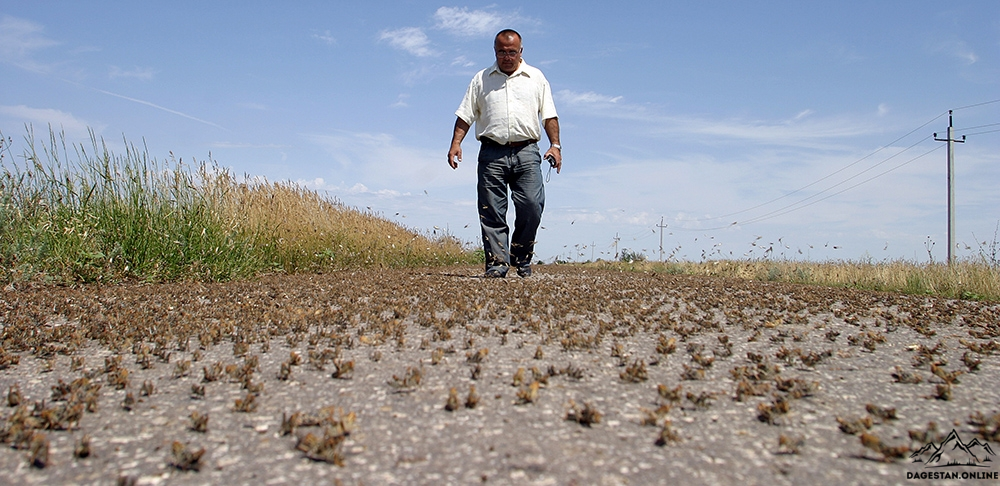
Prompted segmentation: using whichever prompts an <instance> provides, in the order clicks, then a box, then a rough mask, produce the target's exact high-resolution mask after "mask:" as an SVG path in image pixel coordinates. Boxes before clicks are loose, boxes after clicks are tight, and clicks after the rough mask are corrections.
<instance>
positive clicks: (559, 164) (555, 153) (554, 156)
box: [542, 147, 562, 174]
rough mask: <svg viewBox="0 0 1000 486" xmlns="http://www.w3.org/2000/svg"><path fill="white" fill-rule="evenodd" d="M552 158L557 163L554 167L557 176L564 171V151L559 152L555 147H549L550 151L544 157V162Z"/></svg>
mask: <svg viewBox="0 0 1000 486" xmlns="http://www.w3.org/2000/svg"><path fill="white" fill-rule="evenodd" d="M550 156H551V157H552V159H553V160H555V161H556V163H555V165H553V166H552V167H555V168H556V174H558V173H559V172H560V171H562V150H559V149H557V148H555V147H549V149H548V150H547V151H546V152H545V155H544V156H543V157H542V159H543V160H544V159H547V158H549V157H550Z"/></svg>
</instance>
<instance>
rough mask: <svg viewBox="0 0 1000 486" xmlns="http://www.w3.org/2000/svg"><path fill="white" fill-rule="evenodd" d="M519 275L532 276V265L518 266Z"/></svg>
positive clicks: (523, 276)
mask: <svg viewBox="0 0 1000 486" xmlns="http://www.w3.org/2000/svg"><path fill="white" fill-rule="evenodd" d="M517 276H518V277H521V278H528V277H530V276H531V265H525V266H523V267H517Z"/></svg>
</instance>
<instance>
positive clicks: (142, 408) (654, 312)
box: [0, 266, 1000, 485]
mask: <svg viewBox="0 0 1000 486" xmlns="http://www.w3.org/2000/svg"><path fill="white" fill-rule="evenodd" d="M0 325H2V326H3V331H2V334H0V337H2V345H3V354H0V368H3V369H0V391H2V392H4V393H7V392H8V391H10V390H11V389H12V388H16V390H17V392H15V393H13V395H15V396H13V397H9V398H13V399H14V401H18V400H17V399H18V398H19V402H20V405H19V406H8V405H9V403H4V404H3V405H4V406H2V407H0V420H2V422H0V424H3V429H2V431H3V434H0V437H2V438H4V441H5V443H4V445H3V447H2V448H0V483H5V484H88V483H92V484H115V483H118V484H121V483H130V482H131V483H133V484H161V483H165V484H189V483H190V484H202V483H204V484H223V483H224V484H231V485H236V484H303V483H336V482H338V481H339V482H341V483H343V484H473V483H485V484H723V485H725V484H739V485H753V484H766V485H783V484H904V483H905V484H914V483H916V484H920V483H923V482H927V483H930V482H933V483H934V484H992V483H997V482H998V481H1000V479H992V478H993V477H994V475H997V474H998V473H997V471H998V470H1000V468H998V467H997V464H998V463H1000V458H997V457H996V455H995V454H994V451H997V450H998V449H1000V424H998V423H997V422H996V421H1000V416H996V417H994V416H995V415H996V414H998V412H1000V388H998V386H997V383H998V378H1000V373H998V370H1000V359H998V353H1000V343H997V341H998V340H1000V305H998V304H996V303H978V302H968V301H952V300H944V299H937V298H930V297H914V296H904V295H899V294H887V293H874V292H866V291H854V290H845V289H829V288H821V287H813V286H795V285H785V284H769V283H760V282H746V281H737V280H725V279H711V278H701V277H691V276H671V275H658V274H647V273H623V272H617V271H607V270H595V269H585V268H579V267H562V266H538V267H537V268H536V269H535V275H534V276H533V277H531V278H529V279H519V278H517V277H513V276H512V277H509V278H507V279H502V280H498V279H482V278H479V269H478V268H471V267H459V268H446V269H439V268H434V269H417V270H366V271H343V272H335V273H330V274H325V275H297V276H268V277H264V278H261V279H259V280H256V281H251V282H230V283H220V284H200V283H175V284H157V285H148V284H138V283H132V284H121V285H86V286H80V287H76V288H68V287H51V286H27V287H17V286H10V287H8V288H7V289H5V290H4V291H2V292H0ZM293 353H294V354H295V355H296V356H297V357H298V358H296V357H295V356H293ZM227 368H228V369H227ZM123 370H125V371H123ZM123 375H124V376H123ZM917 378H919V380H920V381H919V383H907V381H915V380H916V379H917ZM84 379H86V381H84ZM98 385H99V386H98ZM473 386H474V387H475V394H474V395H475V396H474V397H473V399H472V400H470V397H469V395H470V387H473ZM199 387H200V389H199ZM453 388H454V393H453V395H454V396H451V395H452V393H451V390H452V389H453ZM88 393H89V395H88ZM7 394H8V395H10V393H7ZM129 397H131V398H129ZM2 398H3V397H0V399H2ZM74 407H75V408H74ZM88 409H92V411H89V410H88ZM449 409H451V410H449ZM74 412H75V413H76V415H74ZM296 412H297V414H296ZM193 413H196V414H198V415H202V416H205V415H207V416H208V419H207V422H204V423H203V424H201V425H202V426H203V430H202V431H199V430H195V429H197V427H196V425H195V422H194V419H192V417H191V416H192V414H193ZM293 414H295V415H294V417H295V418H291V417H292V416H293ZM991 417H992V420H994V421H991ZM930 422H933V423H934V424H935V425H934V426H932V427H931V430H930V432H928V424H929V423H930ZM980 424H983V425H980ZM845 430H846V431H845ZM952 430H954V431H955V434H954V436H952V437H950V438H949V437H948V435H949V433H950V432H951V431H952ZM911 431H912V432H911ZM849 432H853V433H849ZM866 434H867V435H866ZM84 437H87V438H88V440H89V447H87V451H86V452H88V453H89V454H87V455H86V457H79V456H82V455H83V454H82V452H83V451H79V448H80V446H81V441H82V440H83V439H84ZM973 439H977V440H976V441H973ZM944 441H947V443H946V444H945V447H944V448H942V450H941V453H940V454H937V455H936V456H935V454H934V453H935V452H937V451H938V446H940V445H941V443H942V442H944ZM959 443H961V444H962V445H963V447H957V448H956V447H955V446H956V445H958V444H959ZM865 444H867V445H868V447H866V446H865ZM928 445H931V447H927V446H928ZM964 446H967V447H964ZM986 446H989V447H986ZM46 447H47V454H46V451H45V449H46ZM175 448H176V450H175ZM202 449H203V450H204V452H200V455H199V451H201V450H202ZM921 449H923V450H924V451H923V453H922V454H920V455H919V456H918V457H911V454H913V452H914V451H918V450H921ZM78 453H79V454H78ZM970 457H973V458H974V460H972V461H971V462H972V465H965V464H966V463H967V462H969V458H970ZM918 458H919V459H920V462H914V461H915V459H918ZM984 459H985V460H986V461H984ZM934 461H937V462H934ZM949 461H954V462H958V463H960V464H962V465H952V466H947V463H948V462H949ZM942 466H944V467H942ZM921 474H923V475H924V477H934V476H933V475H934V474H937V478H938V479H908V475H909V476H910V477H913V476H914V475H916V476H917V477H920V476H919V475H921ZM928 474H929V475H931V476H928ZM963 474H964V475H965V476H966V477H969V475H970V474H976V476H974V477H976V478H983V477H989V478H990V479H964V480H963V479H962V475H963ZM942 475H944V476H942ZM952 475H954V477H955V478H957V479H940V478H942V477H949V478H950V477H952Z"/></svg>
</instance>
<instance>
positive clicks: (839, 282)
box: [591, 260, 1000, 300]
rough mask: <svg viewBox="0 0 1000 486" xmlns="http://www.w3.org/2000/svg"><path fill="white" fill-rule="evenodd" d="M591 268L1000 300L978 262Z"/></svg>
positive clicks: (996, 274)
mask: <svg viewBox="0 0 1000 486" xmlns="http://www.w3.org/2000/svg"><path fill="white" fill-rule="evenodd" d="M591 265H598V266H611V267H616V268H622V269H628V270H636V271H650V272H658V273H659V272H665V273H674V274H685V275H705V276H715V277H728V278H738V279H744V280H760V281H768V282H787V283H801V284H812V285H826V286H832V287H849V288H858V289H866V290H878V291H891V292H904V293H908V294H919V295H936V296H941V297H950V298H960V299H971V300H1000V269H998V268H996V267H994V266H991V265H988V264H986V263H980V262H975V261H963V262H957V263H956V264H954V265H952V266H948V265H944V264H917V263H912V262H906V261H893V262H883V263H870V262H848V261H840V262H819V263H812V262H799V261H770V260H747V261H735V260H716V261H706V262H665V263H658V262H632V263H625V262H598V263H593V264H591Z"/></svg>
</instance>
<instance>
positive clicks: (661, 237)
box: [656, 216, 667, 263]
mask: <svg viewBox="0 0 1000 486" xmlns="http://www.w3.org/2000/svg"><path fill="white" fill-rule="evenodd" d="M656 227H657V228H660V263H663V228H666V227H667V225H665V224H663V216H660V224H658V225H656Z"/></svg>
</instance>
